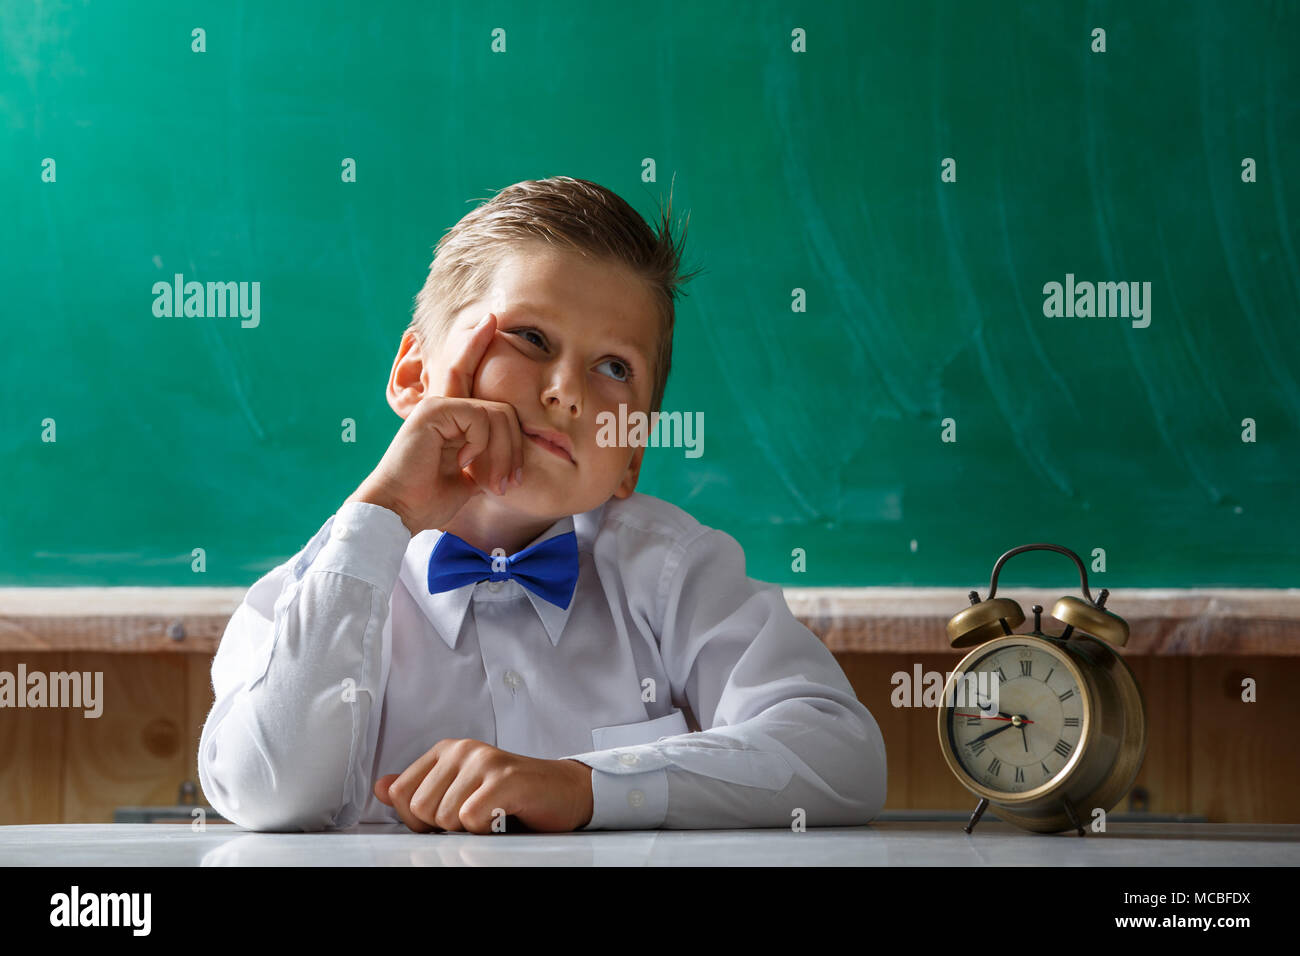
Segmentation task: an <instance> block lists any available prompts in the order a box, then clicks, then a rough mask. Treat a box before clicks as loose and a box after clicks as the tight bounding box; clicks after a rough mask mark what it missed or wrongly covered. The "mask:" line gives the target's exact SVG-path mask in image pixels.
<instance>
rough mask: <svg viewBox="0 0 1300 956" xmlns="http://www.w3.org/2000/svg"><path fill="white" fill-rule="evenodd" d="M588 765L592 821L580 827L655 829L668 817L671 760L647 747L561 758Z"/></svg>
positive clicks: (625, 748) (621, 748) (594, 752)
mask: <svg viewBox="0 0 1300 956" xmlns="http://www.w3.org/2000/svg"><path fill="white" fill-rule="evenodd" d="M562 759H565V760H576V761H578V762H579V763H583V764H586V765H587V766H588V767H590V768H591V804H592V813H591V820H590V822H588V823H587V825H586V826H584V827H580V828H579V829H581V830H657V829H659V828H660V827H661V826H663V822H664V820H665V819H666V818H667V816H668V770H667V768H668V767H669V766H670V764H671V761H669V760H667V759H666V758H665V757H663V756H662V755H661V754H658V753H656V752H655V751H654V750H652V749H649V748H638V747H620V748H618V749H615V750H595V751H591V752H589V753H584V754H575V755H573V756H571V757H564V758H562Z"/></svg>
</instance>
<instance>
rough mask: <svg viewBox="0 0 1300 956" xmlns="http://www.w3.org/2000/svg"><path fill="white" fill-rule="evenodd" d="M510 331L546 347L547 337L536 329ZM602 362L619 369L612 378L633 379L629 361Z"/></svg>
mask: <svg viewBox="0 0 1300 956" xmlns="http://www.w3.org/2000/svg"><path fill="white" fill-rule="evenodd" d="M509 332H510V334H511V335H518V336H519V337H520V338H522V339H524V341H526V342H529V343H531V344H533V345H536V346H537V347H538V348H541V349H545V348H546V339H545V338H543V337H542V334H541V333H540V332H538V331H537V330H536V329H510V330H509ZM530 335H531V336H535V337H536V339H537V341H536V342H533V340H532V339H530V338H527V336H530ZM600 364H601V365H613V366H615V368H616V369H617V370H616V371H615V372H614V374H613V375H612V376H611V378H613V379H614V381H616V382H630V381H631V380H632V369H630V368H629V367H628V365H627V363H626V362H624V361H623V360H622V359H605V361H603V362H601V363H600Z"/></svg>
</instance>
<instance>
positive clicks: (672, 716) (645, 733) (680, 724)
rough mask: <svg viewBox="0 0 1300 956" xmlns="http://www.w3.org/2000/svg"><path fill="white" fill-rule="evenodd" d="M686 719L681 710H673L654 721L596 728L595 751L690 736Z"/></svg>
mask: <svg viewBox="0 0 1300 956" xmlns="http://www.w3.org/2000/svg"><path fill="white" fill-rule="evenodd" d="M688 733H690V728H689V727H687V726H686V718H685V716H683V715H682V712H681V710H673V711H671V712H670V713H667V714H664V716H662V717H656V718H654V719H653V720H640V721H635V722H633V723H630V724H614V725H613V726H610V727H595V728H593V729H592V731H591V743H592V749H593V750H608V749H610V748H611V747H631V746H633V745H634V744H652V743H654V742H655V741H657V740H659V738H661V737H675V736H677V735H678V734H688Z"/></svg>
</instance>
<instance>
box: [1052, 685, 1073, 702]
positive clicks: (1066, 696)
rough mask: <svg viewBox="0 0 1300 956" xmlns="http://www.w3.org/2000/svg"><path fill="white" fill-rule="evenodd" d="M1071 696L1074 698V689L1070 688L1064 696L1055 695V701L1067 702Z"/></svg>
mask: <svg viewBox="0 0 1300 956" xmlns="http://www.w3.org/2000/svg"><path fill="white" fill-rule="evenodd" d="M1073 696H1074V688H1073V687H1071V688H1070V689H1069V690H1067V691H1066V692H1065V693H1064V694H1057V695H1056V699H1057V700H1069V699H1070V698H1071V697H1073Z"/></svg>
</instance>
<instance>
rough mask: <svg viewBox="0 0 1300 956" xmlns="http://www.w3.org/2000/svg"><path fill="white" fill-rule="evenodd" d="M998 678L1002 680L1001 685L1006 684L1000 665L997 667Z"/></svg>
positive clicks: (1005, 676)
mask: <svg viewBox="0 0 1300 956" xmlns="http://www.w3.org/2000/svg"><path fill="white" fill-rule="evenodd" d="M998 676H999V677H1001V678H1002V683H1004V684H1005V683H1006V682H1007V675H1006V674H1004V673H1003V672H1002V665H1000V664H999V665H998Z"/></svg>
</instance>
